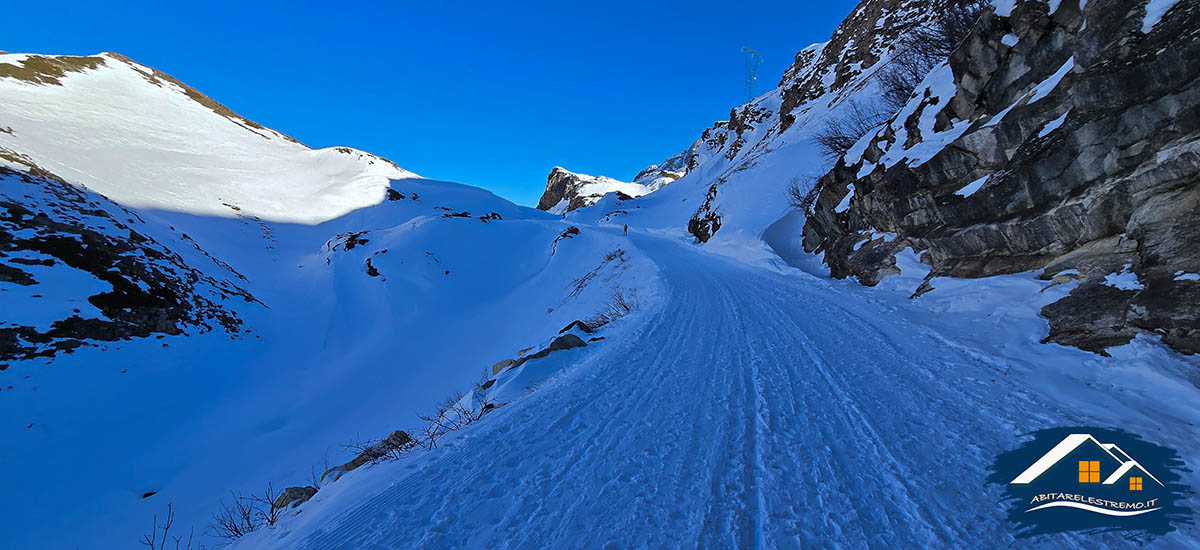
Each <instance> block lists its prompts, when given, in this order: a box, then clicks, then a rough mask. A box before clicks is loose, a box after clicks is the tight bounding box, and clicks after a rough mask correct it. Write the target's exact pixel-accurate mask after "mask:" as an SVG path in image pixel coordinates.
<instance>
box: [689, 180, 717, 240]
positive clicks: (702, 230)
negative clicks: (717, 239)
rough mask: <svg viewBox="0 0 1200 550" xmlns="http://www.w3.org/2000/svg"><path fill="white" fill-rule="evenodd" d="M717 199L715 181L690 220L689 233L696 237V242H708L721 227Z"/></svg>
mask: <svg viewBox="0 0 1200 550" xmlns="http://www.w3.org/2000/svg"><path fill="white" fill-rule="evenodd" d="M715 200H717V184H715V183H714V184H712V185H711V186H710V187H709V188H708V193H707V194H705V196H704V203H703V204H701V205H700V208H697V209H696V213H695V214H692V218H691V219H690V220H688V233H691V234H692V236H694V237H696V242H700V243H705V242H708V240H709V239H711V238H712V236H713V235H715V234H716V233H717V230H718V229H720V228H721V212H720V209H719V208H717V207H716V206H714V205H713V201H715Z"/></svg>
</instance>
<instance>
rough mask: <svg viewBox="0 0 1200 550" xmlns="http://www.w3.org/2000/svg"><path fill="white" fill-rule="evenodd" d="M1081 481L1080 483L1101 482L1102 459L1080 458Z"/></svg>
mask: <svg viewBox="0 0 1200 550" xmlns="http://www.w3.org/2000/svg"><path fill="white" fill-rule="evenodd" d="M1079 482H1080V483H1100V461H1099V460H1080V461H1079Z"/></svg>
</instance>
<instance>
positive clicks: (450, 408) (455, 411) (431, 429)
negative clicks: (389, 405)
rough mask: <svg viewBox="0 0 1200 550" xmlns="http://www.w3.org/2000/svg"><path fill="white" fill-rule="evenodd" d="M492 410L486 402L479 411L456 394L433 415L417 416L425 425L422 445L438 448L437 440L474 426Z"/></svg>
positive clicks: (438, 407)
mask: <svg viewBox="0 0 1200 550" xmlns="http://www.w3.org/2000/svg"><path fill="white" fill-rule="evenodd" d="M481 393H482V392H481ZM485 399H486V398H485ZM490 408H491V407H489V406H488V403H486V401H485V402H484V403H483V406H482V407H480V408H478V409H477V408H474V407H472V406H469V405H466V404H464V403H463V394H462V393H461V392H456V393H454V394H453V395H451V396H450V397H447V398H446V399H445V400H443V401H442V402H441V403H440V404H439V405H438V406H437V408H436V409H435V410H434V412H433V413H432V414H419V415H417V418H420V419H421V421H423V422H424V423H425V427H424V428H422V429H421V437H420V440H421V443H422V444H423V445H424V446H425V447H426V448H428V449H433V448H435V447H437V440H438V439H441V437H442V436H444V435H446V434H448V433H450V432H453V431H456V430H461V429H463V428H465V427H467V426H469V425H471V424H474V423H475V422H477V421H479V419H481V418H483V416H484V415H485V414H487V411H488V409H490Z"/></svg>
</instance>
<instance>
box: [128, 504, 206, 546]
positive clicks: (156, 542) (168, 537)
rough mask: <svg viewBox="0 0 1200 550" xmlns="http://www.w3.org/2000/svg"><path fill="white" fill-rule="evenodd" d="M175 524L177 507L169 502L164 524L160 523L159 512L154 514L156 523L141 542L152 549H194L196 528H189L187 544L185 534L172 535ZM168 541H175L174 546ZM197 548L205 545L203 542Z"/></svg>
mask: <svg viewBox="0 0 1200 550" xmlns="http://www.w3.org/2000/svg"><path fill="white" fill-rule="evenodd" d="M174 524H175V508H174V507H173V506H172V505H171V504H167V517H166V519H165V520H164V521H163V524H162V525H159V524H158V514H154V523H153V524H152V525H151V527H150V534H148V535H144V536H142V540H140V541H138V543H139V544H141V545H142V546H145V547H146V548H149V549H150V550H167V549H168V548H174V549H175V550H192V539H193V538H194V535H195V530H194V529H193V530H189V531H188V536H187V544H184V542H183V535H178V536H176V535H172V534H171V526H172V525H174ZM168 541H170V542H174V546H167V543H168ZM197 550H204V545H203V544H201V545H200V546H198V547H197Z"/></svg>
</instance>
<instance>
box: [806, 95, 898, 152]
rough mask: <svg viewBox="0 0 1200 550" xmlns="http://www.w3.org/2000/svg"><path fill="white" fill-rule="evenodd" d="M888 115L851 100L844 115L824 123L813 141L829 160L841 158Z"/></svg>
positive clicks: (874, 107)
mask: <svg viewBox="0 0 1200 550" xmlns="http://www.w3.org/2000/svg"><path fill="white" fill-rule="evenodd" d="M888 115H889V113H887V112H886V111H884V110H883V109H881V108H880V107H879V106H877V105H875V104H867V103H862V102H859V101H854V100H851V101H850V104H849V105H848V107H847V108H846V112H845V114H843V115H842V116H840V117H838V118H834V119H830V120H827V121H825V126H824V127H823V128H821V129H820V130H818V131H817V133H816V134H815V135H814V136H813V140H814V141H816V142H817V147H818V148H819V149H820V151H821V153H822V154H823V155H825V156H826V157H828V158H830V159H837V158H841V157H842V155H845V154H846V152H847V151H849V150H850V148H851V147H854V144H855V143H858V140H859V138H861V137H863V136H864V135H866V134H867V132H870V131H871V130H874V129H875V128H877V127H878V126H879V125H880V124H883V122H884V121H885V120H887V117H888Z"/></svg>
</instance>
